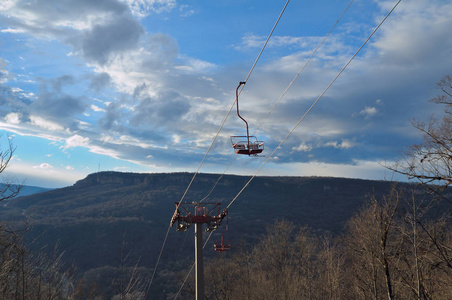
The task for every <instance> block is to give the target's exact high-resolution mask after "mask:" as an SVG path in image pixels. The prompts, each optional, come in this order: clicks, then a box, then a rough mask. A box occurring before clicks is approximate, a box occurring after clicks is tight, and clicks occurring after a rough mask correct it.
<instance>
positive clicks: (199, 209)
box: [171, 202, 229, 300]
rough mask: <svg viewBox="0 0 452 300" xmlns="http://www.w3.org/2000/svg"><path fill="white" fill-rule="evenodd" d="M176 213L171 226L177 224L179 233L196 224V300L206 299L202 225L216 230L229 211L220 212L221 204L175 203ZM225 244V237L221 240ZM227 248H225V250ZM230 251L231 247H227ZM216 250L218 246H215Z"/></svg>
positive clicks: (210, 229) (207, 229) (207, 228)
mask: <svg viewBox="0 0 452 300" xmlns="http://www.w3.org/2000/svg"><path fill="white" fill-rule="evenodd" d="M175 204H176V211H175V212H174V215H173V217H172V218H171V226H173V225H174V224H175V223H177V227H176V230H177V231H186V230H187V229H188V228H189V227H190V226H191V224H195V278H196V300H204V299H205V292H204V291H205V290H204V257H203V251H202V247H203V241H202V232H203V230H202V225H203V224H206V225H207V227H206V231H213V230H216V229H217V228H218V227H219V226H220V225H221V222H222V221H223V219H224V218H225V217H226V216H227V215H228V211H227V209H224V210H223V211H222V212H221V210H220V206H221V203H197V202H192V203H188V202H187V203H182V202H175ZM221 241H222V243H223V237H222V239H221ZM224 248H225V247H223V249H224ZM226 248H227V249H229V245H228V246H227V247H226ZM215 249H217V246H216V245H215ZM222 251H224V250H222Z"/></svg>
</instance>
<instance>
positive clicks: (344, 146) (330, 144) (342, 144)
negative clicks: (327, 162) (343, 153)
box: [323, 140, 355, 149]
mask: <svg viewBox="0 0 452 300" xmlns="http://www.w3.org/2000/svg"><path fill="white" fill-rule="evenodd" d="M323 146H324V147H333V148H336V149H351V148H353V147H354V146H355V143H353V142H351V141H348V140H343V141H342V142H340V143H339V142H337V141H330V142H327V143H325V144H324V145H323Z"/></svg>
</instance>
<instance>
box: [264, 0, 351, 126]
mask: <svg viewBox="0 0 452 300" xmlns="http://www.w3.org/2000/svg"><path fill="white" fill-rule="evenodd" d="M354 1H355V0H351V1H350V3H349V4H348V5H347V7H346V8H345V10H344V11H343V12H342V14H341V15H340V17H339V18H338V19H337V20H336V23H334V25H333V26H332V27H331V29H330V31H328V33H327V34H326V35H325V37H324V38H323V40H322V41H321V42H320V44H319V45H318V46H317V48H315V50H314V51H313V52H312V53H311V56H310V57H309V58H308V60H307V61H306V62H305V63H304V65H303V66H302V67H301V69H300V71H298V73H297V75H295V77H294V78H293V79H292V81H291V82H290V83H289V85H288V86H287V87H286V89H285V90H284V92H283V93H282V94H281V96H279V98H278V100H277V101H276V103H275V104H274V105H273V107H272V108H271V109H270V111H269V112H268V114H267V115H266V116H265V118H264V119H263V120H262V122H261V123H260V124H259V126H258V127H257V129H256V131H258V130H259V129H260V128H261V126H262V125H263V124H264V122H265V121H266V120H267V118H268V117H269V116H270V114H271V113H272V112H273V110H274V109H275V107H276V106H277V105H278V104H279V102H281V100H282V98H283V97H284V95H285V94H286V93H287V91H288V90H289V89H290V88H291V86H292V85H293V84H294V82H295V80H297V78H298V76H299V75H300V73H301V72H303V70H304V69H305V68H306V66H307V65H308V64H309V62H310V61H311V59H312V57H313V56H314V55H315V54H316V53H317V50H319V48H320V47H321V46H322V45H323V43H325V41H326V40H327V39H328V37H329V36H330V34H331V32H332V31H333V30H334V28H335V27H336V25H337V24H338V23H339V21H340V20H341V19H342V17H343V16H344V15H345V13H346V12H347V10H348V9H349V8H350V6H351V5H352V4H353V2H354Z"/></svg>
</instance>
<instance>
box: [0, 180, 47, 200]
mask: <svg viewBox="0 0 452 300" xmlns="http://www.w3.org/2000/svg"><path fill="white" fill-rule="evenodd" d="M4 186H5V185H4V184H2V183H0V189H2V190H3V187H4ZM50 190H52V189H48V188H43V187H38V186H31V185H24V186H22V187H21V189H20V192H19V195H18V197H22V196H29V195H33V194H38V193H44V192H47V191H50Z"/></svg>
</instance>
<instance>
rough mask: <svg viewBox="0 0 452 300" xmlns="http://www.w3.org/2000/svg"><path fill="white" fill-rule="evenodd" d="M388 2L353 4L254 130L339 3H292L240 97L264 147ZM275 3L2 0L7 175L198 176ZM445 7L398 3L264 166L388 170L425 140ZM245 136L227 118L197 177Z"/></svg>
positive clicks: (361, 172)
mask: <svg viewBox="0 0 452 300" xmlns="http://www.w3.org/2000/svg"><path fill="white" fill-rule="evenodd" d="M396 2H397V1H363V0H356V1H353V3H352V5H351V6H350V8H349V9H348V10H347V12H346V14H345V15H344V16H343V18H342V19H341V20H340V22H339V23H338V24H337V26H336V27H335V29H334V31H333V32H332V33H331V35H330V36H329V37H328V39H327V40H326V42H325V43H324V44H323V45H322V47H321V48H319V50H318V51H317V52H316V54H315V56H314V57H313V58H312V60H311V61H310V62H309V64H308V65H307V67H306V68H305V69H304V70H303V72H302V73H301V74H300V76H299V77H298V79H297V80H296V81H295V83H294V84H293V85H292V86H291V88H290V89H289V91H288V92H287V93H286V94H285V96H284V97H283V98H282V100H281V102H280V103H279V104H278V105H277V106H276V108H275V109H274V111H272V114H271V115H270V116H269V117H268V119H266V121H265V122H264V123H263V125H262V127H261V128H259V130H257V127H258V126H259V125H260V124H261V121H262V120H263V119H264V118H265V116H266V115H267V113H268V112H269V111H270V109H271V108H272V107H273V105H274V103H275V102H276V101H277V100H278V98H279V97H280V96H281V94H282V93H283V91H284V90H285V89H286V87H287V86H288V85H289V83H290V82H291V80H292V79H293V78H294V76H295V75H296V74H297V72H299V70H300V68H301V67H302V66H303V65H304V64H305V62H306V61H307V59H308V58H309V56H310V55H311V53H312V52H313V50H314V49H315V48H316V47H317V45H318V44H319V43H320V42H321V40H322V39H323V37H324V36H325V35H326V34H327V32H328V31H329V29H330V28H331V27H332V26H333V25H334V24H335V22H336V21H337V20H338V18H339V17H340V15H341V14H342V12H343V11H344V10H345V8H346V7H347V6H348V4H349V3H350V1H348V0H344V1H342V0H318V1H294V0H293V1H291V2H290V3H289V5H288V6H287V9H286V11H285V12H284V14H283V16H282V18H281V20H280V22H279V24H278V26H277V28H276V30H275V32H274V33H273V36H272V38H271V39H270V41H269V44H268V45H267V47H266V49H265V50H264V52H263V53H262V56H261V58H260V60H259V61H258V63H257V65H256V68H255V69H254V71H253V73H252V74H251V77H250V78H249V80H248V82H247V84H246V85H245V88H244V89H243V91H242V93H241V95H240V109H241V114H242V116H243V117H245V119H246V120H247V121H248V123H249V124H250V131H251V133H255V134H256V136H258V137H259V139H261V140H264V141H265V151H264V154H266V155H267V157H257V158H250V157H246V156H243V157H239V158H238V159H236V160H235V161H234V162H233V163H232V165H231V166H230V167H229V169H227V173H230V174H254V173H255V172H256V170H257V169H258V168H259V167H260V166H261V165H262V163H263V162H264V161H265V160H266V159H267V158H268V155H269V154H270V153H272V152H273V150H274V149H275V147H277V145H278V144H279V143H280V142H281V140H282V139H283V138H284V137H285V136H286V135H287V134H288V132H289V131H290V130H291V129H292V128H293V126H294V125H295V124H296V123H297V121H298V120H299V119H300V118H301V116H302V115H303V114H304V113H305V112H306V110H307V109H308V108H309V106H310V105H311V104H312V103H313V102H314V101H315V100H316V99H317V98H318V97H319V95H320V94H321V93H322V91H323V90H324V89H325V88H326V87H327V86H328V84H329V83H330V82H331V80H332V79H333V78H334V77H335V76H336V74H337V73H338V72H339V71H340V69H341V68H342V67H343V66H344V65H345V63H346V62H347V61H348V60H349V59H350V57H351V56H352V55H353V54H354V52H355V51H356V50H357V49H358V47H359V46H360V45H361V44H362V43H363V41H364V40H365V39H366V38H367V36H368V35H369V34H370V33H371V32H372V30H373V29H374V28H375V26H376V25H377V24H378V23H379V22H380V21H381V20H382V18H383V17H384V16H385V15H386V14H387V13H388V12H389V10H390V9H391V8H392V7H393V6H394V5H395V3H396ZM285 3H286V1H285V0H282V1H279V0H278V1H258V0H249V1H178V0H169V1H164V0H103V1H91V0H77V1H75V0H33V1H29V0H27V1H23V0H6V1H2V2H1V3H0V60H1V61H0V129H1V134H2V136H1V138H0V142H1V146H2V147H3V148H4V147H5V145H6V143H7V142H8V139H11V140H12V141H13V143H14V145H15V146H16V147H17V148H16V151H15V153H14V158H13V160H12V161H11V165H10V167H9V168H8V169H7V171H5V174H3V175H11V176H16V177H17V178H18V179H19V180H20V181H22V180H26V184H28V185H38V186H45V187H62V186H67V185H72V184H73V183H75V181H76V180H79V179H83V178H84V177H85V176H86V175H87V174H90V173H93V172H97V171H98V170H101V171H106V170H116V171H124V172H178V171H184V172H185V171H186V172H192V171H195V170H196V169H197V168H198V166H199V164H200V162H201V160H202V158H203V157H204V154H205V153H206V151H207V149H208V148H209V146H210V145H211V143H212V141H213V139H214V137H215V134H216V132H217V131H218V129H219V127H220V125H221V123H222V121H223V119H224V118H225V116H226V114H227V112H228V110H229V108H230V107H231V105H232V103H233V102H234V99H235V89H236V87H237V85H238V83H239V82H240V81H243V80H244V79H245V78H246V76H247V75H248V73H249V71H250V69H251V67H252V65H253V63H254V61H255V59H256V57H257V55H258V53H259V51H260V50H261V47H262V45H263V43H264V42H265V39H266V38H267V36H268V34H269V33H270V30H271V28H272V27H273V25H274V24H275V22H276V19H277V17H278V16H279V14H280V12H281V11H282V9H283V7H284V4H285ZM450 28H452V3H451V2H450V1H439V0H412V1H402V2H401V3H400V5H399V6H398V7H397V8H396V10H395V11H394V12H393V14H392V15H391V16H390V17H389V19H388V20H387V21H386V22H385V23H384V24H383V26H382V27H381V28H380V29H379V31H378V32H377V33H376V34H375V35H374V36H373V37H372V39H371V40H370V41H369V42H368V44H367V45H366V46H365V47H364V48H363V50H362V51H361V52H360V54H359V55H358V56H357V57H356V58H355V59H354V60H353V62H352V63H351V64H350V65H349V67H348V68H347V69H346V70H345V72H344V73H342V75H341V76H340V77H339V78H338V80H337V81H336V82H335V83H334V85H333V86H332V87H331V88H330V89H329V90H328V91H327V92H326V94H325V95H324V96H323V98H322V99H321V100H320V101H319V103H318V104H317V105H316V106H315V107H314V109H313V110H312V111H311V112H310V113H309V114H308V116H307V117H306V118H305V119H304V120H303V122H302V123H301V124H300V125H299V126H298V127H297V128H296V130H295V131H294V132H293V134H292V135H291V136H290V137H289V138H288V139H287V140H286V142H285V143H284V144H283V145H282V147H281V149H279V150H278V151H277V152H276V153H275V156H274V157H273V158H272V159H270V160H269V162H268V163H267V164H266V165H265V167H264V168H263V169H262V171H261V172H260V175H278V176H284V175H295V176H313V175H315V176H340V177H353V178H368V179H391V177H392V174H391V173H389V172H388V171H387V170H386V169H385V168H383V167H382V166H381V164H382V163H391V162H394V161H396V160H398V159H399V158H400V153H401V151H403V149H404V148H405V147H408V146H409V145H412V144H414V143H418V142H420V137H419V135H418V133H417V132H416V130H414V129H413V128H412V126H411V123H410V121H411V120H412V119H413V118H419V119H421V120H426V119H427V118H428V117H429V116H430V115H431V114H433V113H436V114H438V113H440V110H441V108H440V107H439V106H437V105H434V104H431V103H429V102H428V100H429V99H431V98H433V97H434V96H435V95H437V94H438V93H439V90H438V88H437V87H436V82H438V81H439V80H440V79H441V78H442V77H443V76H445V75H447V74H451V66H452V35H451V34H450ZM243 134H245V127H244V124H243V122H242V121H241V120H240V119H238V117H237V115H236V114H234V111H233V113H232V114H231V115H230V116H229V117H228V119H227V120H226V123H225V125H224V127H223V128H222V130H221V132H220V134H219V137H218V139H217V140H216V142H215V143H214V144H213V147H212V150H211V151H210V152H209V155H208V156H207V158H206V160H205V162H204V164H203V166H202V168H201V169H200V171H201V172H209V173H223V172H224V171H225V170H226V168H227V167H228V165H229V163H230V162H231V161H232V160H233V159H234V157H235V154H234V152H233V150H232V148H231V145H230V141H229V137H230V136H231V135H243Z"/></svg>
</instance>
